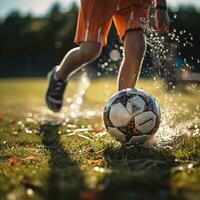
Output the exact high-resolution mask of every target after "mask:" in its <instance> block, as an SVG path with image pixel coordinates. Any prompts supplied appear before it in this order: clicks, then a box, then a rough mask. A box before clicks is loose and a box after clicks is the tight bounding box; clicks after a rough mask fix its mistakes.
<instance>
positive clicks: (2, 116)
mask: <svg viewBox="0 0 200 200" xmlns="http://www.w3.org/2000/svg"><path fill="white" fill-rule="evenodd" d="M2 120H4V115H3V114H2V113H0V121H2Z"/></svg>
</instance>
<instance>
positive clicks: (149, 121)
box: [135, 111, 156, 134]
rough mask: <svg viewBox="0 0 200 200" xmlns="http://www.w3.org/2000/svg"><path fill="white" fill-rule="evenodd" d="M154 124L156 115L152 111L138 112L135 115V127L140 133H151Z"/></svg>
mask: <svg viewBox="0 0 200 200" xmlns="http://www.w3.org/2000/svg"><path fill="white" fill-rule="evenodd" d="M155 126H156V115H155V114H154V113H153V112H152V111H147V112H143V113H140V114H139V115H137V116H135V128H136V129H137V130H139V131H140V132H141V133H142V134H148V133H151V131H152V130H153V129H154V127H155Z"/></svg>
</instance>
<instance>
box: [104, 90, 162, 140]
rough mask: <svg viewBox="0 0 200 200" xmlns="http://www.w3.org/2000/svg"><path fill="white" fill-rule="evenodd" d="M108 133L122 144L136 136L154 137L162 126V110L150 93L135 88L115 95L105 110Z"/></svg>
mask: <svg viewBox="0 0 200 200" xmlns="http://www.w3.org/2000/svg"><path fill="white" fill-rule="evenodd" d="M104 123H105V126H106V129H107V131H108V132H109V133H110V135H111V136H113V137H114V138H115V139H117V140H118V141H120V142H122V143H127V142H130V141H131V139H133V138H134V137H135V136H142V135H153V134H154V133H155V132H156V131H157V129H158V127H159V124H160V108H159V106H158V103H157V101H156V100H155V99H154V98H153V97H152V96H151V95H149V94H148V93H146V92H144V91H142V90H139V89H133V88H127V89H123V90H121V91H119V92H117V93H116V94H114V95H113V96H112V97H111V98H110V99H109V100H108V102H107V104H106V106H105V108H104Z"/></svg>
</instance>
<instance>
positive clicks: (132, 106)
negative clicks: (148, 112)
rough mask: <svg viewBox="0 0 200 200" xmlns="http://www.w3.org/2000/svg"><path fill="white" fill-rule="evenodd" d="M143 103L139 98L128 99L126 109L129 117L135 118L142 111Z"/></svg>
mask: <svg viewBox="0 0 200 200" xmlns="http://www.w3.org/2000/svg"><path fill="white" fill-rule="evenodd" d="M144 107H145V101H144V100H143V99H142V98H141V97H140V96H133V97H131V98H129V100H128V102H127V105H126V109H127V110H128V111H129V113H130V115H131V116H135V115H137V114H139V113H141V112H142V111H143V110H144Z"/></svg>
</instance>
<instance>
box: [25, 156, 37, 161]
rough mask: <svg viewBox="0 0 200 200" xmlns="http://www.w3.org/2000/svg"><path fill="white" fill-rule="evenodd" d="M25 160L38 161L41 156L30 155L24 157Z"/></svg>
mask: <svg viewBox="0 0 200 200" xmlns="http://www.w3.org/2000/svg"><path fill="white" fill-rule="evenodd" d="M23 160H30V161H38V160H39V158H38V157H37V156H28V157H26V158H24V159H23Z"/></svg>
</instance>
